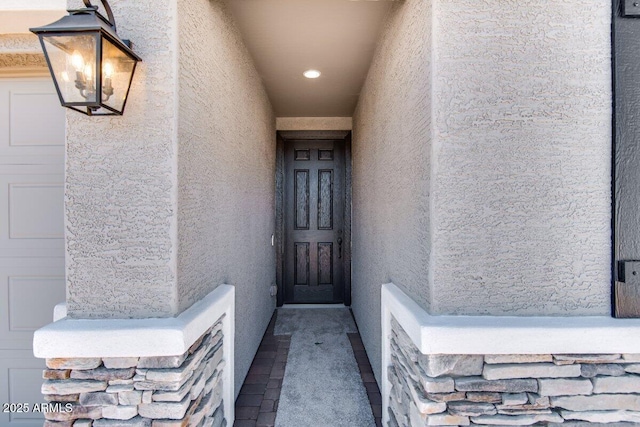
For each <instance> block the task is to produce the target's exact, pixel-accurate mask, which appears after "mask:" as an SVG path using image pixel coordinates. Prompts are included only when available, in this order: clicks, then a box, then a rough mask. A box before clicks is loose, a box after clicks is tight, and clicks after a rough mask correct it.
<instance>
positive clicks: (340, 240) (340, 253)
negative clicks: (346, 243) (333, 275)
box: [338, 237, 342, 258]
mask: <svg viewBox="0 0 640 427" xmlns="http://www.w3.org/2000/svg"><path fill="white" fill-rule="evenodd" d="M338 258H342V237H338Z"/></svg>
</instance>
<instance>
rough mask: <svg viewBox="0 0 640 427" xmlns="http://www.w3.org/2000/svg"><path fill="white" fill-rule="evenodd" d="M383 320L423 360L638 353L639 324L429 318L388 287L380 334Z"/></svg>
mask: <svg viewBox="0 0 640 427" xmlns="http://www.w3.org/2000/svg"><path fill="white" fill-rule="evenodd" d="M388 314H391V315H393V316H394V317H395V318H396V320H397V321H398V322H399V323H400V325H401V326H402V327H403V328H404V330H405V331H406V332H407V334H408V335H409V336H410V337H411V339H412V341H413V342H414V344H415V345H416V346H417V347H418V348H419V349H420V351H421V352H422V353H423V354H580V353H586V354H594V353H640V319H614V318H611V317H606V316H586V317H547V316H541V317H520V316H431V315H429V314H428V313H427V312H426V311H425V310H424V309H422V307H420V306H419V305H418V304H416V303H415V302H414V301H413V300H412V299H411V298H410V297H409V296H408V295H407V294H405V293H404V292H403V291H402V290H401V289H400V288H398V287H397V286H396V285H394V284H393V283H388V284H384V285H382V316H383V328H384V327H385V326H386V327H388V325H385V324H384V323H386V321H385V315H387V316H388ZM387 320H388V317H387Z"/></svg>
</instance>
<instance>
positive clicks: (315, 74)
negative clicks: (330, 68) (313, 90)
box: [302, 70, 320, 79]
mask: <svg viewBox="0 0 640 427" xmlns="http://www.w3.org/2000/svg"><path fill="white" fill-rule="evenodd" d="M302 75H303V76H305V77H306V78H308V79H317V78H318V77H320V71H318V70H307V71H305V72H304V73H302Z"/></svg>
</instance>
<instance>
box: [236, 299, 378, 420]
mask: <svg viewBox="0 0 640 427" xmlns="http://www.w3.org/2000/svg"><path fill="white" fill-rule="evenodd" d="M310 310H311V311H310ZM276 318H278V319H279V321H278V332H279V333H280V334H286V335H274V330H275V328H276ZM347 331H353V332H347ZM292 339H295V340H296V341H297V343H296V349H295V350H294V351H291V352H290V351H289V350H290V348H291V347H292ZM345 339H346V341H347V343H345ZM316 343H317V344H316ZM345 344H346V345H345ZM327 356H328V357H327ZM354 356H355V362H354ZM289 357H291V359H289ZM289 360H291V362H292V363H291V364H289V363H288V362H289ZM311 365H313V366H311ZM309 366H311V367H309ZM285 378H287V379H286V381H285ZM358 378H359V380H358ZM284 382H286V384H287V385H286V390H287V391H286V393H287V396H286V397H285V396H284V393H285V391H284V390H283V389H284V388H285V384H284ZM363 384H364V385H363ZM363 388H364V389H365V390H366V395H365V397H364V399H363ZM281 394H282V400H281ZM367 399H368V402H367ZM381 403H382V402H381V396H380V390H379V388H378V384H377V383H376V382H375V378H374V377H373V372H372V369H371V365H370V364H369V359H368V358H367V354H366V352H365V350H364V346H363V344H362V340H361V339H360V334H358V332H357V331H356V328H355V325H354V323H353V320H352V318H351V313H350V311H349V309H347V308H342V307H341V308H339V309H335V308H322V309H320V310H318V309H309V308H305V309H302V310H299V309H292V308H282V309H279V310H276V312H274V315H273V317H272V319H271V322H269V326H268V327H267V331H266V332H265V334H264V337H263V339H262V342H261V343H260V346H259V347H258V351H257V353H256V356H255V358H254V359H253V363H252V364H251V368H250V369H249V373H248V374H247V377H246V378H245V381H244V384H243V385H242V388H241V389H240V394H239V396H238V398H237V399H236V405H235V406H236V417H235V418H236V419H235V423H234V427H274V426H275V425H278V426H282V427H288V426H295V427H322V426H328V425H331V426H334V425H335V426H349V427H368V426H372V425H373V424H371V418H370V414H371V413H373V417H374V418H373V419H374V422H375V426H376V427H382V422H381V417H382V404H381ZM369 404H370V406H369V409H368V410H367V405H369ZM281 408H284V410H282V409H281ZM335 413H337V414H339V415H338V417H339V418H340V419H339V420H337V421H336V420H335V418H336V416H335ZM276 417H279V418H278V420H277V424H276Z"/></svg>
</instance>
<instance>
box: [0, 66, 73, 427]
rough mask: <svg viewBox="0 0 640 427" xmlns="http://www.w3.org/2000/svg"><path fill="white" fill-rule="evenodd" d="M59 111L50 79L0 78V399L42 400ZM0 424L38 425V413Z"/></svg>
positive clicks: (57, 214)
mask: <svg viewBox="0 0 640 427" xmlns="http://www.w3.org/2000/svg"><path fill="white" fill-rule="evenodd" d="M64 123H65V119H64V110H63V108H62V107H60V104H59V103H58V99H57V96H56V94H55V89H54V87H53V84H52V83H51V82H50V80H49V79H44V78H43V79H34V78H31V79H16V78H4V79H3V78H0V403H2V404H3V406H5V405H4V403H28V404H29V405H31V406H32V405H33V404H34V403H40V402H42V397H41V395H40V385H41V384H42V369H43V367H44V361H42V360H39V359H36V358H34V357H33V352H32V338H33V331H34V330H36V329H38V328H40V327H41V326H44V325H46V324H47V323H50V322H51V319H52V314H53V307H54V306H55V305H56V304H57V303H59V302H62V301H64V299H65V280H64V239H63V237H64V236H63V233H64V220H63V199H64V141H65V130H64V129H65V126H64ZM0 409H2V412H0V425H1V426H7V427H31V426H34V427H35V426H39V427H40V426H42V419H43V417H42V416H41V414H35V413H7V412H5V411H4V410H5V409H7V408H4V407H3V408H0Z"/></svg>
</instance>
